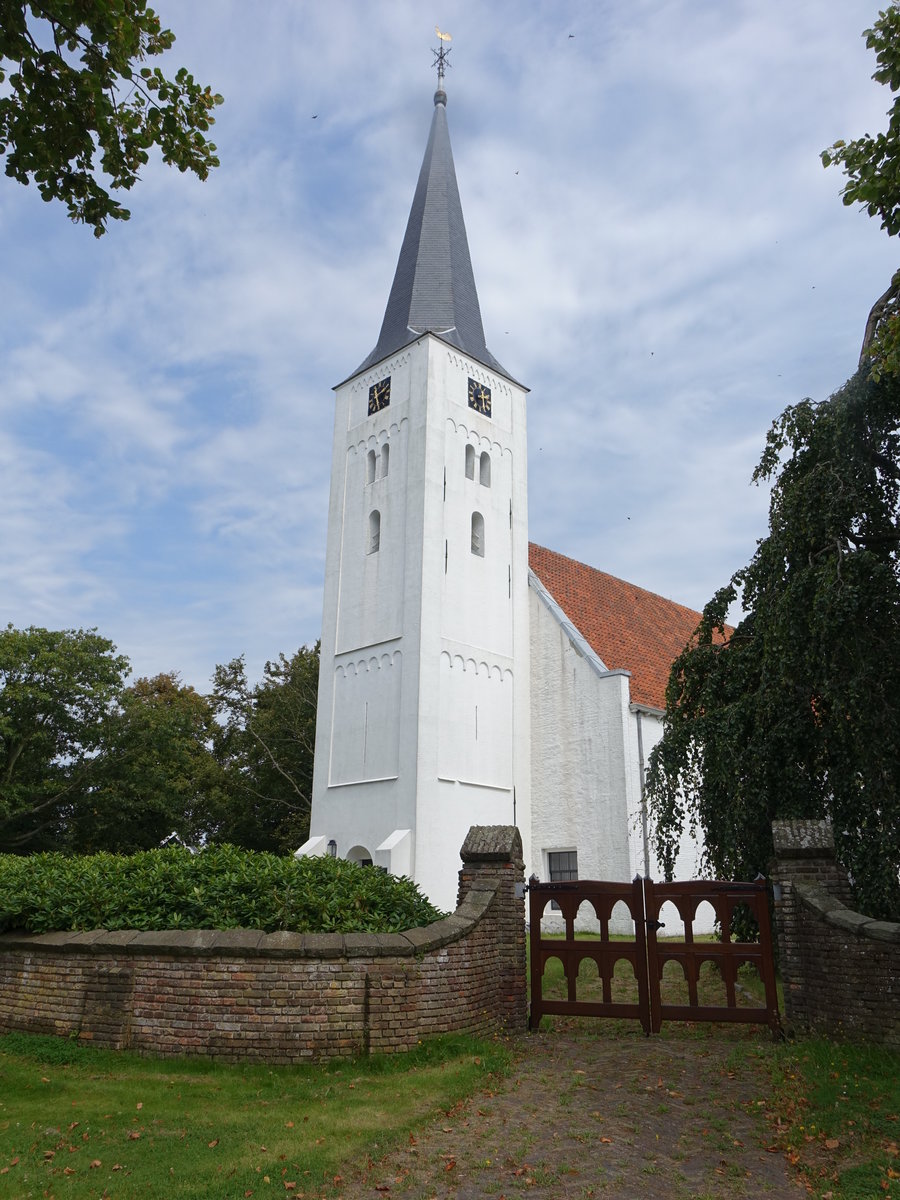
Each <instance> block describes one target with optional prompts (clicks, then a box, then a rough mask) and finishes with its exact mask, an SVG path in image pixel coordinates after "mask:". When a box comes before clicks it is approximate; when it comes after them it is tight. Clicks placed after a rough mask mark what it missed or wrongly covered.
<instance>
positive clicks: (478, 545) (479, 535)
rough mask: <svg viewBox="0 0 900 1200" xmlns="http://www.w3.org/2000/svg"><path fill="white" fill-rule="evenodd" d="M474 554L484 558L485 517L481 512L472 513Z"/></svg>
mask: <svg viewBox="0 0 900 1200" xmlns="http://www.w3.org/2000/svg"><path fill="white" fill-rule="evenodd" d="M472 553H473V554H477V555H478V557H479V558H484V517H483V516H482V515H481V513H480V512H474V513H472Z"/></svg>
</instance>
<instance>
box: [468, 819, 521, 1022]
mask: <svg viewBox="0 0 900 1200" xmlns="http://www.w3.org/2000/svg"><path fill="white" fill-rule="evenodd" d="M459 856H460V858H461V859H462V863H463V866H462V870H461V871H460V873H459V900H458V903H459V904H460V905H462V904H463V902H464V901H465V900H466V898H467V897H468V896H470V894H471V893H473V892H482V891H488V890H489V891H492V892H494V898H493V900H492V902H491V905H490V907H489V909H488V911H487V913H486V919H487V921H488V922H489V925H490V930H491V939H492V941H493V943H494V946H495V953H496V961H497V966H498V979H497V999H498V1008H499V1015H500V1018H501V1020H502V1021H503V1023H504V1024H505V1026H506V1027H507V1029H509V1030H511V1031H515V1032H518V1031H519V1030H524V1029H525V1026H526V1021H527V1016H528V980H527V974H526V967H525V886H524V885H525V862H524V859H523V857H522V838H521V835H520V834H519V831H518V829H516V827H515V825H473V826H472V828H471V829H470V830H469V832H468V835H467V836H466V840H465V841H464V842H463V845H462V849H461V850H460V852H459Z"/></svg>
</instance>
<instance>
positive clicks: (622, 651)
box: [528, 542, 700, 709]
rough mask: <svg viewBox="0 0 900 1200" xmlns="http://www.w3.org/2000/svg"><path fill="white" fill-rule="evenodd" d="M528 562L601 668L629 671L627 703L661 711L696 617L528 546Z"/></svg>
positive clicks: (629, 585) (690, 611) (600, 573)
mask: <svg viewBox="0 0 900 1200" xmlns="http://www.w3.org/2000/svg"><path fill="white" fill-rule="evenodd" d="M528 561H529V564H530V566H531V569H532V570H533V571H534V573H535V575H537V577H538V579H540V581H541V583H542V584H543V585H544V587H545V588H546V589H547V591H548V592H549V593H550V595H551V596H552V597H553V599H554V600H555V601H556V603H557V604H558V605H559V607H560V608H561V609H562V610H563V612H564V613H565V614H566V616H567V617H568V618H569V620H570V621H571V622H572V624H573V625H574V626H575V627H576V629H578V631H579V632H580V633H581V635H582V637H584V639H585V640H586V641H587V642H588V644H589V645H590V646H591V649H592V650H593V651H594V652H595V653H596V654H598V655H599V656H600V658H601V659H602V660H603V662H604V664H605V665H606V666H607V667H608V668H609V669H610V670H616V669H623V670H626V671H630V672H631V702H632V703H633V704H646V705H647V706H648V708H660V709H663V708H665V706H666V684H667V682H668V679H669V671H670V670H671V667H672V663H673V662H674V660H675V659H676V658H677V657H678V655H679V654H680V653H681V651H682V650H683V649H684V648H685V646H686V645H687V643H688V642H689V641H690V638H691V634H692V633H693V632H694V630H695V629H696V628H697V625H698V624H699V622H700V614H699V613H698V612H694V610H693V609H691V608H685V607H684V605H683V604H676V603H675V602H674V601H673V600H665V599H664V598H663V597H662V596H656V595H654V593H653V592H645V591H644V589H643V588H639V587H635V585H634V584H633V583H626V582H625V581H624V580H623V579H616V578H615V576H613V575H607V574H605V572H603V571H595V570H594V568H593V567H588V566H585V564H584V563H580V562H576V561H575V559H573V558H566V557H565V556H564V555H562V554H557V553H556V552H555V551H553V550H545V549H544V547H543V546H536V545H535V544H534V543H533V542H531V543H529V546H528Z"/></svg>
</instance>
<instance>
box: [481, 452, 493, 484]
mask: <svg viewBox="0 0 900 1200" xmlns="http://www.w3.org/2000/svg"><path fill="white" fill-rule="evenodd" d="M478 481H479V483H480V484H481V486H482V487H490V486H491V456H490V455H489V454H488V452H487V450H482V452H481V462H480V463H479V468H478Z"/></svg>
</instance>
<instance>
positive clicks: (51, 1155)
mask: <svg viewBox="0 0 900 1200" xmlns="http://www.w3.org/2000/svg"><path fill="white" fill-rule="evenodd" d="M44 1158H46V1159H47V1161H48V1162H49V1161H50V1159H51V1158H56V1151H55V1150H45V1151H44Z"/></svg>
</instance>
